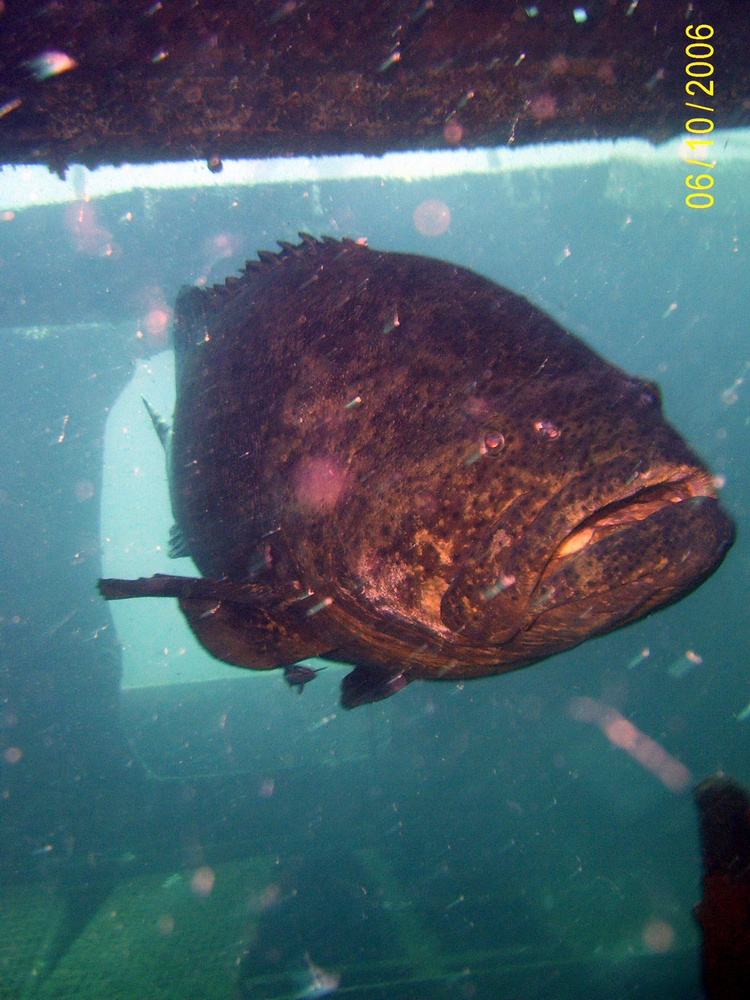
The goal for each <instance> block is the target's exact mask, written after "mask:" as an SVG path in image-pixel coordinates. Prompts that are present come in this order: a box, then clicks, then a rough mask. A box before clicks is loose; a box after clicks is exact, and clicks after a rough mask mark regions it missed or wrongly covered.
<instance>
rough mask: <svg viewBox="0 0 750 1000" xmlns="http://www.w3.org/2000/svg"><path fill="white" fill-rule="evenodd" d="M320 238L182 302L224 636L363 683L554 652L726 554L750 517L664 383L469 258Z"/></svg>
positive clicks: (360, 694)
mask: <svg viewBox="0 0 750 1000" xmlns="http://www.w3.org/2000/svg"><path fill="white" fill-rule="evenodd" d="M303 239H304V242H303V244H302V245H301V246H299V247H290V246H288V245H287V246H285V247H284V249H283V250H282V252H281V253H280V254H278V255H273V254H268V253H266V254H261V255H260V256H261V260H260V262H255V263H251V264H249V265H248V267H247V269H246V272H245V274H244V275H243V277H242V278H240V279H229V280H228V283H227V286H217V287H215V288H213V289H210V290H207V291H200V290H198V289H190V290H188V291H186V292H183V293H182V295H181V297H180V299H179V301H178V304H177V310H176V322H175V350H176V355H177V377H178V386H177V389H178V392H177V405H176V409H175V416H174V427H173V436H172V442H171V477H170V478H171V486H172V504H173V508H174V513H175V516H176V519H177V522H178V524H179V526H180V527H181V529H182V532H183V535H184V540H185V543H186V545H187V548H188V550H189V551H190V553H191V555H192V557H193V559H194V561H195V563H196V565H197V566H198V568H199V570H200V572H201V573H202V574H203V575H204V577H206V578H208V579H206V580H204V581H203V585H204V587H205V588H207V589H206V590H205V594H206V596H205V597H200V598H198V597H195V596H182V597H181V599H180V606H181V607H182V610H183V612H184V613H185V615H186V617H187V619H188V621H189V622H190V624H191V626H192V628H193V630H194V631H195V633H196V635H197V636H198V638H199V640H200V641H201V642H202V643H203V645H204V646H205V647H206V648H207V649H208V650H209V651H210V652H211V653H213V654H214V655H215V656H217V657H218V658H220V659H222V660H226V661H227V662H229V663H234V664H237V665H238V666H245V667H253V668H259V669H264V668H271V667H278V666H283V665H285V664H289V663H294V662H296V661H297V660H300V659H303V658H305V657H307V656H312V655H325V656H326V657H328V658H330V659H334V660H339V661H341V662H345V663H349V664H353V665H355V666H356V667H357V668H358V669H357V670H355V671H354V672H353V673H352V674H349V675H348V677H347V678H346V679H345V681H344V686H343V695H342V699H343V702H344V704H345V705H347V706H353V705H356V704H360V703H361V702H364V701H371V700H375V699H376V698H380V697H385V696H387V695H388V694H391V693H393V691H395V690H398V689H399V688H400V687H403V686H404V685H405V684H406V683H408V682H409V681H412V680H415V679H439V678H447V679H452V680H458V679H463V678H469V677H478V676H483V675H486V674H493V673H499V672H502V671H505V670H511V669H514V668H517V667H521V666H523V665H525V664H528V663H531V662H533V661H536V660H540V659H542V658H544V657H546V656H550V655H551V654H553V653H557V652H560V651H561V650H564V649H568V648H570V647H571V646H575V645H576V644H578V643H580V642H583V641H584V640H585V639H586V638H588V637H589V636H592V635H597V634H601V633H603V632H607V631H609V630H611V629H613V628H616V627H618V626H620V625H624V624H626V623H627V622H630V621H634V620H635V619H637V618H640V617H642V616H643V615H645V614H647V613H648V612H650V611H652V610H654V609H655V608H658V607H661V606H663V605H665V604H668V603H670V602H672V601H674V600H677V599H678V598H679V597H681V596H683V595H684V594H686V593H688V592H689V591H690V590H692V589H693V588H694V587H696V586H697V585H698V584H699V583H700V582H701V581H702V580H703V579H705V578H706V577H707V576H708V575H709V574H710V573H712V572H713V571H714V570H715V569H716V567H717V566H718V565H719V563H720V562H721V560H722V559H723V557H724V555H725V553H726V551H727V549H728V548H729V546H730V545H731V543H732V540H733V531H734V529H733V525H732V522H731V520H730V518H729V517H728V516H727V515H726V514H725V513H724V512H723V511H722V510H721V508H720V506H719V504H718V501H717V500H716V498H715V492H714V488H713V486H712V481H711V476H710V473H709V472H708V470H707V469H706V468H705V467H704V466H703V465H702V463H701V462H700V460H699V458H698V457H697V456H696V455H695V454H694V453H693V452H692V451H691V450H690V448H689V447H688V446H687V445H686V444H685V442H684V441H683V440H682V438H681V437H680V436H679V435H678V434H677V433H676V432H675V431H674V430H673V429H672V428H671V427H670V426H669V424H668V423H667V422H666V421H665V420H664V418H663V416H662V413H661V407H660V400H659V392H658V389H657V387H656V386H655V385H653V384H651V383H646V382H644V381H642V380H640V379H636V378H632V377H630V376H628V375H626V374H625V373H624V372H622V371H620V370H619V369H618V368H615V367H614V366H613V365H611V364H609V363H608V362H606V361H604V360H603V359H602V358H600V357H599V356H598V355H597V354H595V353H594V352H593V351H592V350H590V349H589V348H588V347H587V346H586V345H585V344H584V343H583V342H582V341H580V340H578V339H577V338H576V337H574V336H572V335H571V334H569V333H567V332H566V331H565V330H564V329H562V327H560V326H559V325H558V324H557V323H555V322H554V321H553V320H552V319H551V318H550V317H548V316H547V315H545V314H544V313H542V312H541V311H540V310H538V309H537V308H535V307H534V306H533V305H532V304H531V303H530V302H528V301H527V300H526V299H524V298H522V297H520V296H518V295H515V294H514V293H512V292H510V291H508V290H506V289H504V288H501V287H499V286H498V285H496V284H494V283H493V282H490V281H488V280H487V279H486V278H483V277H481V276H479V275H476V274H474V273H473V272H471V271H468V270H466V269H464V268H460V267H456V266H453V265H451V264H447V263H443V262H442V261H438V260H433V259H430V258H426V257H419V256H411V255H406V254H396V253H380V252H377V251H373V250H370V249H368V248H366V247H364V246H361V245H358V244H356V243H354V242H352V241H346V240H345V241H344V242H343V243H338V242H335V241H326V242H324V243H317V242H315V241H314V240H312V238H311V237H304V238H303ZM155 579H156V580H157V581H158V580H162V583H161V584H159V583H154V582H152V583H151V585H150V587H149V586H148V585H147V582H142V583H139V582H137V581H136V582H135V583H131V584H130V587H129V591H128V593H127V594H126V595H123V594H122V593H120V592H118V593H111V594H107V589H108V588H107V582H106V581H105V582H104V584H103V592H104V593H105V596H137V595H138V594H139V593H143V592H145V591H148V592H149V593H151V594H153V593H154V592H155V590H160V588H161V589H163V588H164V587H167V585H166V584H164V583H163V581H164V580H174V579H176V578H155ZM177 579H179V578H177ZM211 580H224V581H229V582H230V585H231V586H236V587H237V592H236V594H235V595H234V596H232V595H228V594H227V591H226V587H227V586H228V583H227V582H225V583H224V584H223V585H222V586H223V587H224V588H225V590H223V591H222V594H221V595H220V594H219V592H218V591H217V592H216V593H215V594H214V593H212V592H211V583H210V581H211ZM188 584H189V581H186V583H185V584H184V586H187V585H188ZM122 586H123V584H122V582H120V590H121V589H122ZM181 586H183V585H181V584H179V583H172V584H169V586H168V587H167V590H168V591H169V593H173V592H179V591H180V587H181ZM110 589H114V590H117V587H113V588H110ZM126 589H128V588H127V587H126ZM260 590H263V592H264V594H265V595H266V596H265V597H264V598H263V599H262V600H261V599H260V597H259V596H258V592H259V591H260ZM166 592H167V591H165V594H166ZM185 593H187V591H186V592H185ZM191 593H192V594H193V595H194V593H195V591H192V592H191Z"/></svg>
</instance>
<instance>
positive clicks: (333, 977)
mask: <svg viewBox="0 0 750 1000" xmlns="http://www.w3.org/2000/svg"><path fill="white" fill-rule="evenodd" d="M305 964H306V965H307V972H306V973H305V985H304V986H303V988H302V990H301V991H300V992H299V993H297V1000H318V997H327V996H328V995H329V994H330V993H334V992H335V991H336V990H337V989H338V988H339V983H340V982H341V976H340V975H339V973H338V972H326V971H325V969H321V968H320V966H319V965H314V964H313V962H312V961H311V959H310V956H309V955H308V953H307V952H305Z"/></svg>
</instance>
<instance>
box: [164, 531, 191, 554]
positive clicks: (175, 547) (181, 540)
mask: <svg viewBox="0 0 750 1000" xmlns="http://www.w3.org/2000/svg"><path fill="white" fill-rule="evenodd" d="M167 555H168V556H169V558H170V559H184V558H185V557H187V556H189V555H190V549H189V548H188V544H187V541H186V540H185V535H184V533H183V530H182V528H181V527H180V526H179V524H173V525H172V527H171V528H170V529H169V548H168V549H167Z"/></svg>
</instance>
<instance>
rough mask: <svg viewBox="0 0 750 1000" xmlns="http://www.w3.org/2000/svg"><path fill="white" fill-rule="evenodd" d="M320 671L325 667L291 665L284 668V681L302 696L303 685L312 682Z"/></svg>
mask: <svg viewBox="0 0 750 1000" xmlns="http://www.w3.org/2000/svg"><path fill="white" fill-rule="evenodd" d="M321 670H325V667H305V666H303V665H302V664H301V663H291V664H287V666H285V667H284V680H285V681H286V682H287V684H288V685H289V687H296V688H297V693H298V694H302V692H303V691H304V689H305V684H309V683H310V681H314V680H315V678H316V677H317V676H318V674H319V673H320V672H321Z"/></svg>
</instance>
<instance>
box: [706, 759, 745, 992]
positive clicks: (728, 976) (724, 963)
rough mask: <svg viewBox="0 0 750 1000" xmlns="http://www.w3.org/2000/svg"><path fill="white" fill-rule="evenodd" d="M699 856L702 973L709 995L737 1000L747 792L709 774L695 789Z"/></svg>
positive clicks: (741, 977) (741, 980)
mask: <svg viewBox="0 0 750 1000" xmlns="http://www.w3.org/2000/svg"><path fill="white" fill-rule="evenodd" d="M694 798H695V804H696V807H697V810H698V817H699V821H700V839H701V855H702V860H703V878H702V883H703V885H702V888H703V893H702V898H701V901H700V902H699V903H698V904H697V906H696V907H695V917H696V920H697V922H698V925H699V927H700V930H701V937H702V944H701V973H702V980H703V986H704V989H705V992H706V996H707V997H708V998H709V1000H741V998H743V997H747V995H748V982H749V981H750V794H748V792H747V790H746V789H744V788H743V787H742V786H741V785H739V784H738V783H737V782H736V781H734V780H733V779H732V778H728V777H726V776H725V775H723V774H716V775H712V776H711V777H709V778H706V779H705V780H704V781H702V782H701V783H700V784H699V785H698V786H697V787H696V788H695V790H694Z"/></svg>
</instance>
